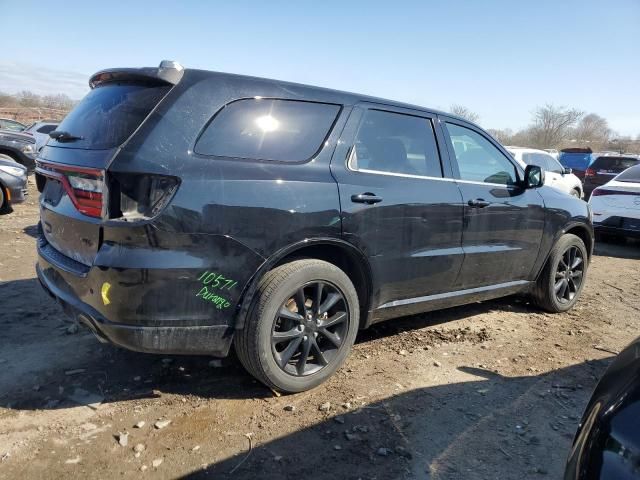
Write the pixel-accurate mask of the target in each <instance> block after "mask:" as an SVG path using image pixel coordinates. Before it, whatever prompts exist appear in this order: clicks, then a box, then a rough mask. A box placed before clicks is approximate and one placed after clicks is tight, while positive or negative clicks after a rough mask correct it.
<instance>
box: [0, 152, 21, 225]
mask: <svg viewBox="0 0 640 480" xmlns="http://www.w3.org/2000/svg"><path fill="white" fill-rule="evenodd" d="M26 196H27V169H26V167H23V166H22V165H20V164H19V163H17V162H15V161H14V160H13V159H12V158H11V157H8V156H6V155H2V154H0V213H8V212H10V211H11V205H12V204H14V203H20V202H23V201H24V200H25V197H26Z"/></svg>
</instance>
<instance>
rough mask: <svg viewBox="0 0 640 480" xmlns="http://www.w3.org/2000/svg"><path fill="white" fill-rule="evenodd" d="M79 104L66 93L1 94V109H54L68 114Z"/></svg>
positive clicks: (22, 92)
mask: <svg viewBox="0 0 640 480" xmlns="http://www.w3.org/2000/svg"><path fill="white" fill-rule="evenodd" d="M77 103H78V101H77V100H73V99H71V98H70V97H69V96H68V95H66V94H64V93H56V94H52V95H38V94H36V93H33V92H31V91H29V90H23V91H21V92H18V93H16V94H8V93H2V92H0V108H21V107H22V108H52V109H56V110H63V111H66V112H68V111H70V110H71V109H72V108H73V107H74V106H75V105H76V104H77Z"/></svg>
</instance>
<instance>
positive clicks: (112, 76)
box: [89, 60, 184, 89]
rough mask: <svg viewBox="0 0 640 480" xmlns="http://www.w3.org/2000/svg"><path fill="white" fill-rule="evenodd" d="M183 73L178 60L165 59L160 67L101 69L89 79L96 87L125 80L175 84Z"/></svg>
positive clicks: (91, 84) (91, 85)
mask: <svg viewBox="0 0 640 480" xmlns="http://www.w3.org/2000/svg"><path fill="white" fill-rule="evenodd" d="M183 74H184V68H183V66H182V65H180V64H179V63H178V62H173V61H170V60H163V61H162V62H160V66H159V67H158V68H153V67H144V68H110V69H107V70H100V71H99V72H97V73H94V74H93V75H92V76H91V78H90V79H89V87H91V89H94V88H96V87H98V86H100V85H102V84H103V83H107V82H118V81H125V80H128V81H138V82H152V83H168V84H170V85H175V84H177V83H178V82H179V81H180V79H181V78H182V75H183Z"/></svg>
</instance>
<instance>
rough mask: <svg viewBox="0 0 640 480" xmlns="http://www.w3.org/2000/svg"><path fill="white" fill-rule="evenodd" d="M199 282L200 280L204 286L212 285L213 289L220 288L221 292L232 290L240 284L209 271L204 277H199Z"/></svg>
mask: <svg viewBox="0 0 640 480" xmlns="http://www.w3.org/2000/svg"><path fill="white" fill-rule="evenodd" d="M198 280H200V281H201V282H202V284H203V285H209V284H211V287H212V288H219V289H220V290H231V289H232V288H233V287H235V286H236V285H237V284H238V282H236V281H235V280H231V279H230V278H224V277H223V276H222V275H219V274H217V273H215V272H209V271H206V272H204V273H203V274H202V275H200V277H198Z"/></svg>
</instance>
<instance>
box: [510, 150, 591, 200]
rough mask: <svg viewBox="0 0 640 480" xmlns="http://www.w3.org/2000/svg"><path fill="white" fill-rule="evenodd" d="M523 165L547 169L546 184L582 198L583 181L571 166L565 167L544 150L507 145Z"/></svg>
mask: <svg viewBox="0 0 640 480" xmlns="http://www.w3.org/2000/svg"><path fill="white" fill-rule="evenodd" d="M505 148H506V149H507V150H508V151H509V153H511V155H513V157H514V158H515V159H516V160H517V161H518V162H520V164H521V165H523V166H526V165H538V166H539V167H540V168H542V169H543V170H544V171H545V179H544V183H545V185H549V186H550V187H553V188H556V189H558V190H560V191H562V192H565V193H568V194H570V195H573V196H574V197H578V198H582V196H583V192H582V182H581V181H580V179H579V178H578V177H576V176H575V175H574V174H573V173H572V171H571V169H570V168H565V167H563V166H562V165H560V163H559V162H558V161H557V160H556V159H555V158H553V157H552V156H551V155H550V154H548V153H547V152H545V151H544V150H536V149H535V148H522V147H505Z"/></svg>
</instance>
